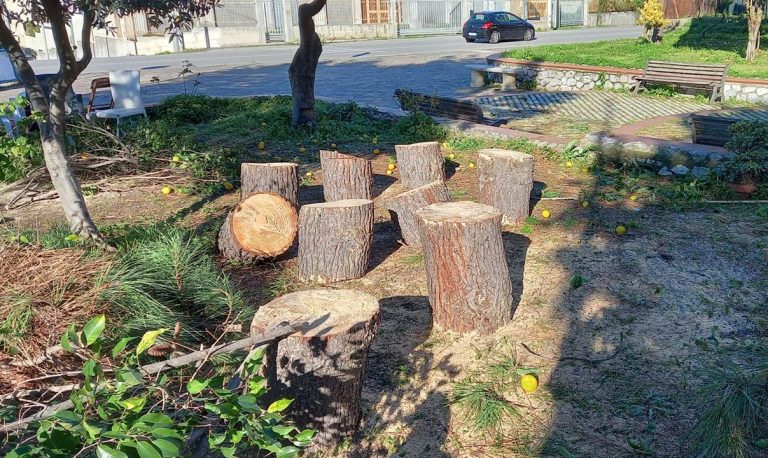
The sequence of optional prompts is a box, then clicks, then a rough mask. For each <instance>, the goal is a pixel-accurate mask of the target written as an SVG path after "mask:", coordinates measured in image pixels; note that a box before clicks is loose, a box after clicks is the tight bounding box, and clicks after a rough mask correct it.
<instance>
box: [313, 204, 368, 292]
mask: <svg viewBox="0 0 768 458" xmlns="http://www.w3.org/2000/svg"><path fill="white" fill-rule="evenodd" d="M372 236H373V201H371V200H367V199H350V200H339V201H336V202H325V203H320V204H311V205H304V206H303V207H301V212H299V278H300V279H301V280H302V281H304V282H316V283H332V282H337V281H342V280H351V279H354V278H360V277H362V276H364V275H365V273H366V271H367V270H368V258H369V257H370V254H371V240H372Z"/></svg>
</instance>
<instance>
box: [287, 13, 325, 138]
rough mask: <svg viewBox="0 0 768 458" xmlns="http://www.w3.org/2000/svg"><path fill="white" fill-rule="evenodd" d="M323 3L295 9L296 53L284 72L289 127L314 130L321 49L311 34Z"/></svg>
mask: <svg viewBox="0 0 768 458" xmlns="http://www.w3.org/2000/svg"><path fill="white" fill-rule="evenodd" d="M325 2H326V0H313V1H312V2H310V3H305V4H302V5H299V14H298V16H299V40H300V41H299V49H298V50H297V51H296V54H295V55H294V56H293V61H292V62H291V66H290V68H289V69H288V79H289V81H290V83H291V95H292V96H293V112H292V114H291V125H292V126H293V127H294V128H296V127H299V126H309V127H310V128H312V129H313V130H314V129H315V128H316V127H317V115H316V113H315V74H316V72H317V63H318V61H319V60H320V54H322V52H323V45H322V43H320V36H319V35H318V34H317V32H315V21H314V20H313V19H312V17H313V16H314V15H316V14H317V13H319V12H320V10H322V9H323V7H324V6H325Z"/></svg>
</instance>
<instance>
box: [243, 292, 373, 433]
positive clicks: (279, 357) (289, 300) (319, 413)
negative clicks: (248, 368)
mask: <svg viewBox="0 0 768 458" xmlns="http://www.w3.org/2000/svg"><path fill="white" fill-rule="evenodd" d="M283 321H289V322H308V323H309V325H307V326H306V327H305V328H304V329H302V330H301V331H300V332H297V333H296V334H293V335H290V336H288V337H286V338H284V339H281V340H279V341H276V342H274V343H272V344H270V345H269V346H268V347H267V350H266V353H265V358H264V361H265V363H264V373H265V376H266V378H267V383H268V386H269V387H270V391H269V393H268V395H267V401H273V400H277V399H280V398H288V399H293V403H292V404H291V406H290V407H289V408H288V415H289V416H290V417H291V419H293V420H294V421H295V422H296V423H297V424H298V425H299V427H300V428H312V429H314V430H316V431H317V435H316V436H315V440H314V445H317V446H321V447H322V446H327V445H332V444H336V443H338V442H340V441H341V440H342V439H343V438H344V437H349V436H351V435H352V434H354V432H355V430H356V429H357V425H358V422H359V421H360V395H361V390H362V386H363V374H364V372H365V365H366V362H367V359H368V349H369V348H370V346H371V342H372V341H373V338H374V336H375V335H376V331H377V329H378V327H379V302H378V300H376V298H375V297H373V296H371V295H370V294H366V293H363V292H359V291H352V290H343V289H340V290H333V289H315V290H309V291H301V292H298V293H292V294H287V295H285V296H282V297H280V298H277V299H275V300H273V301H272V302H270V303H268V304H266V305H263V306H261V307H260V308H259V310H258V312H256V315H255V316H254V318H253V322H252V323H251V334H258V333H261V332H264V331H267V330H270V329H272V328H273V327H275V326H276V325H279V324H280V323H282V322H283Z"/></svg>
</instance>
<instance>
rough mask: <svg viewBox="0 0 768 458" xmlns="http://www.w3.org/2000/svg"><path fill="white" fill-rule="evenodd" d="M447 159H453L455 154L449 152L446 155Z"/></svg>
mask: <svg viewBox="0 0 768 458" xmlns="http://www.w3.org/2000/svg"><path fill="white" fill-rule="evenodd" d="M448 159H450V160H454V159H456V155H455V154H453V153H451V154H449V155H448Z"/></svg>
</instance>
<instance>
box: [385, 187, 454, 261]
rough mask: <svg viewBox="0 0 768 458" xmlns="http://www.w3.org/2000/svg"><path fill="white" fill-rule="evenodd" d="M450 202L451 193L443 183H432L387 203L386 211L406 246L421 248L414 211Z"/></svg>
mask: <svg viewBox="0 0 768 458" xmlns="http://www.w3.org/2000/svg"><path fill="white" fill-rule="evenodd" d="M449 200H451V193H450V191H448V187H447V186H446V185H445V182H443V181H433V182H432V183H429V184H426V185H424V186H419V187H418V188H416V189H411V190H410V191H406V192H404V193H402V194H400V195H397V196H395V197H393V198H392V199H390V200H388V201H387V204H386V205H387V209H388V210H389V215H390V216H391V217H392V221H394V222H395V223H396V224H397V225H398V226H400V235H401V238H402V240H403V242H405V243H406V244H407V245H408V246H412V247H417V248H418V247H421V236H420V235H419V222H418V220H417V219H416V216H415V215H414V212H415V211H416V210H419V209H421V208H424V207H426V206H427V205H431V204H434V203H439V202H448V201H449Z"/></svg>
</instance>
